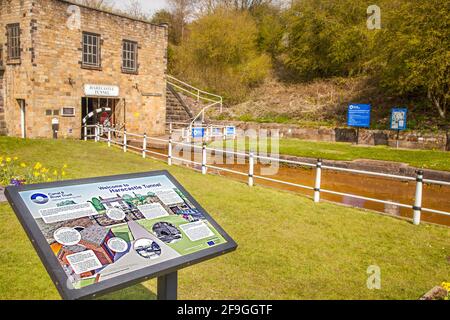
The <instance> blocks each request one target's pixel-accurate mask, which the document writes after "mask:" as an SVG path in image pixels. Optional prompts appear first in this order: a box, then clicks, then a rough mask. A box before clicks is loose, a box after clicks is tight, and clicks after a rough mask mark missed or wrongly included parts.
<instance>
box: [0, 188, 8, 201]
mask: <svg viewBox="0 0 450 320" xmlns="http://www.w3.org/2000/svg"><path fill="white" fill-rule="evenodd" d="M7 201H8V200H6V197H5V188H4V187H0V203H3V202H7Z"/></svg>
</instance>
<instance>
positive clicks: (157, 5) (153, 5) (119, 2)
mask: <svg viewBox="0 0 450 320" xmlns="http://www.w3.org/2000/svg"><path fill="white" fill-rule="evenodd" d="M113 2H114V4H115V6H116V7H117V8H121V9H123V8H124V7H126V5H127V3H128V1H127V0H113ZM139 2H140V3H141V4H142V7H143V8H144V9H145V11H146V12H147V13H154V12H155V11H157V10H159V9H163V8H165V7H167V1H166V0H139Z"/></svg>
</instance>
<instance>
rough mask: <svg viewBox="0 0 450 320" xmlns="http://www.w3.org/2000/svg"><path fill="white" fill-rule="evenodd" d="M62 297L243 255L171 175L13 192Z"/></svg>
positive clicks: (77, 182) (67, 183) (88, 181)
mask: <svg viewBox="0 0 450 320" xmlns="http://www.w3.org/2000/svg"><path fill="white" fill-rule="evenodd" d="M6 196H7V198H8V200H9V202H10V203H11V205H12V207H13V209H14V211H15V213H16V215H17V216H18V218H19V220H20V222H21V224H22V226H23V227H24V229H25V230H26V232H27V234H28V236H29V238H30V240H31V241H32V243H33V245H34V247H35V249H36V251H37V252H38V254H39V257H40V258H41V260H42V262H43V263H44V266H45V267H46V269H47V271H48V273H49V274H50V276H51V278H52V280H53V282H54V284H55V285H56V287H57V289H58V291H59V292H60V294H61V295H62V297H63V298H65V299H81V298H90V297H93V296H94V295H97V294H101V293H107V292H110V291H114V290H116V289H119V288H123V287H126V286H129V285H132V284H135V283H138V282H140V281H143V280H146V279H150V278H153V277H159V276H162V275H165V274H168V273H171V272H174V271H177V270H178V269H180V268H183V267H185V266H187V265H192V264H194V263H197V262H200V261H203V260H206V259H209V258H212V257H215V256H218V255H221V254H224V253H226V252H229V251H232V250H234V249H236V247H237V245H236V243H235V242H234V241H233V240H232V239H231V238H230V237H229V236H228V235H227V234H226V233H225V231H224V230H223V229H222V228H221V227H220V226H219V225H218V224H217V223H216V222H215V221H214V220H213V219H212V218H211V217H210V216H209V215H208V213H207V212H206V211H205V210H204V209H203V208H202V207H201V206H200V205H199V204H198V203H197V202H196V201H195V199H193V198H192V196H190V195H189V193H188V192H187V191H186V190H185V189H184V188H183V187H182V186H181V185H180V184H179V183H178V182H177V181H176V180H175V179H174V178H173V177H172V176H171V175H170V174H169V173H168V172H167V171H157V172H148V173H140V174H131V175H121V176H113V177H101V178H93V179H83V180H75V181H64V182H55V183H49V184H39V185H27V186H20V187H7V188H6Z"/></svg>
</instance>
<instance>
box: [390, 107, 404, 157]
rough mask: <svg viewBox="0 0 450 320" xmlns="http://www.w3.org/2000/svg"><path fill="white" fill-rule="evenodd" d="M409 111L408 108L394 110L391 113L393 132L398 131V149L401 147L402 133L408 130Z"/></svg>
mask: <svg viewBox="0 0 450 320" xmlns="http://www.w3.org/2000/svg"><path fill="white" fill-rule="evenodd" d="M407 114H408V109H406V108H394V109H392V113H391V130H396V131H397V137H396V148H397V149H398V147H399V140H400V131H402V130H406V119H407Z"/></svg>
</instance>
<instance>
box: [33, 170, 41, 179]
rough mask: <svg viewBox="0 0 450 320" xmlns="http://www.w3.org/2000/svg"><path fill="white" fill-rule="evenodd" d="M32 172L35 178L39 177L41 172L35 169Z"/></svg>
mask: <svg viewBox="0 0 450 320" xmlns="http://www.w3.org/2000/svg"><path fill="white" fill-rule="evenodd" d="M33 174H34V176H35V177H36V178H37V177H39V176H40V175H41V174H40V173H39V172H37V171H35V172H33Z"/></svg>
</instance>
